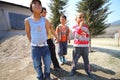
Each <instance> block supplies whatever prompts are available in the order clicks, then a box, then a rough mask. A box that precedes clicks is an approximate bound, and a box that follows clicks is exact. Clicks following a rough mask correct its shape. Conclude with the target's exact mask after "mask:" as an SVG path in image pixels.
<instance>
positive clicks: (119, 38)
mask: <svg viewBox="0 0 120 80" xmlns="http://www.w3.org/2000/svg"><path fill="white" fill-rule="evenodd" d="M118 33H119V35H118V46H119V41H120V30H119V31H118Z"/></svg>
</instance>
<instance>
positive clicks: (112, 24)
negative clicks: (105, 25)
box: [110, 20, 120, 26]
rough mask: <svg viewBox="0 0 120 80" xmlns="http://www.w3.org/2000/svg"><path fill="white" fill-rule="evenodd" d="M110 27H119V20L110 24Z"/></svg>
mask: <svg viewBox="0 0 120 80" xmlns="http://www.w3.org/2000/svg"><path fill="white" fill-rule="evenodd" d="M110 26H120V20H117V21H114V22H112V23H110Z"/></svg>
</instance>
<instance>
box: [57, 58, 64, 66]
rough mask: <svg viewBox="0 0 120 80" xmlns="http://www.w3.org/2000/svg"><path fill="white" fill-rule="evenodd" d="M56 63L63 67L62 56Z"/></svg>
mask: <svg viewBox="0 0 120 80" xmlns="http://www.w3.org/2000/svg"><path fill="white" fill-rule="evenodd" d="M58 62H59V64H61V65H63V64H64V63H63V57H62V56H60V57H59V60H58Z"/></svg>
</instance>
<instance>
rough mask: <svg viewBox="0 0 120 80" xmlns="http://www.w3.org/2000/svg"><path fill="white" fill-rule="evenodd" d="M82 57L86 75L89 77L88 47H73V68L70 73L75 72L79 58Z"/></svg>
mask: <svg viewBox="0 0 120 80" xmlns="http://www.w3.org/2000/svg"><path fill="white" fill-rule="evenodd" d="M81 56H82V58H83V61H84V67H85V71H86V73H87V74H88V75H90V74H91V73H90V70H89V58H88V47H74V49H73V65H74V66H73V68H72V71H76V66H77V63H78V60H79V58H80V57H81Z"/></svg>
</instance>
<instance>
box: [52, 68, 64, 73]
mask: <svg viewBox="0 0 120 80" xmlns="http://www.w3.org/2000/svg"><path fill="white" fill-rule="evenodd" d="M54 70H55V71H60V72H61V71H63V69H62V68H54Z"/></svg>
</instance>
